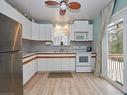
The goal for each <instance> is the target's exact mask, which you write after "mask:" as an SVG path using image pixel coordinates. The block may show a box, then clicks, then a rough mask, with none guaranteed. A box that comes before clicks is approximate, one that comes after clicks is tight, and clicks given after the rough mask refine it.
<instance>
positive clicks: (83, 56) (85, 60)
mask: <svg viewBox="0 0 127 95" xmlns="http://www.w3.org/2000/svg"><path fill="white" fill-rule="evenodd" d="M76 66H80V67H82V66H91V55H90V54H89V53H77V54H76Z"/></svg>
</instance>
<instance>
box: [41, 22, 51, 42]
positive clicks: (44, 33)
mask: <svg viewBox="0 0 127 95" xmlns="http://www.w3.org/2000/svg"><path fill="white" fill-rule="evenodd" d="M39 29H40V35H39V38H40V40H42V41H52V36H53V35H52V34H53V25H52V24H40V25H39Z"/></svg>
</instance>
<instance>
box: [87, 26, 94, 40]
mask: <svg viewBox="0 0 127 95" xmlns="http://www.w3.org/2000/svg"><path fill="white" fill-rule="evenodd" d="M88 40H89V41H92V40H93V25H92V24H90V25H89V31H88Z"/></svg>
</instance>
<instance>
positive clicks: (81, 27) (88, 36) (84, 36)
mask: <svg viewBox="0 0 127 95" xmlns="http://www.w3.org/2000/svg"><path fill="white" fill-rule="evenodd" d="M69 31H70V40H72V41H92V40H93V25H92V24H89V22H88V21H75V22H74V24H70V27H69ZM78 33H79V34H78ZM76 38H79V39H77V40H76ZM80 38H81V39H80Z"/></svg>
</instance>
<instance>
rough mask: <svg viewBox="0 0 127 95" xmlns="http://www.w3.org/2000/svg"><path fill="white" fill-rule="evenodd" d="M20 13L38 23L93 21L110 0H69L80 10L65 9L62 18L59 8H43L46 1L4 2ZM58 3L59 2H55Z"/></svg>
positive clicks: (21, 0)
mask: <svg viewBox="0 0 127 95" xmlns="http://www.w3.org/2000/svg"><path fill="white" fill-rule="evenodd" d="M6 1H7V2H8V3H9V4H10V5H12V6H13V7H15V8H17V9H18V10H20V12H22V13H25V14H27V15H28V16H30V17H32V18H35V19H36V20H38V21H50V22H71V21H73V20H75V19H93V18H95V17H96V16H97V15H99V12H100V10H102V8H104V7H105V6H106V5H107V4H108V3H109V2H111V1H112V0H69V1H70V2H71V1H77V2H79V3H80V4H81V8H80V10H76V11H72V10H69V9H67V12H66V14H65V15H64V16H60V15H59V8H51V7H47V6H45V3H44V2H45V1H46V0H6ZM55 1H58V2H59V1H60V0H55Z"/></svg>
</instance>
